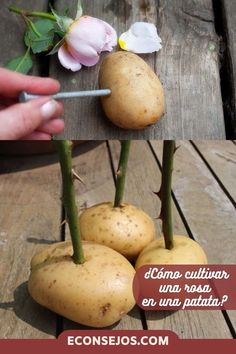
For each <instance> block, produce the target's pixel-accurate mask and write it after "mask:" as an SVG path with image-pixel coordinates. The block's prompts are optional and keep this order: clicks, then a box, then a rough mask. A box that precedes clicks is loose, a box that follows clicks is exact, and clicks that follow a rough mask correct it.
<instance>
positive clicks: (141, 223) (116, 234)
mask: <svg viewBox="0 0 236 354" xmlns="http://www.w3.org/2000/svg"><path fill="white" fill-rule="evenodd" d="M79 223H80V231H81V237H82V239H83V240H86V241H93V242H97V243H99V244H104V245H106V246H108V247H111V248H113V249H114V250H116V251H117V252H119V253H121V254H123V255H124V256H125V257H126V258H128V259H129V260H135V259H136V258H137V257H138V255H139V253H140V252H141V251H142V250H143V248H144V247H145V246H147V245H148V244H149V243H150V242H151V241H152V240H154V238H155V236H156V231H155V224H154V222H153V220H152V219H151V218H150V217H149V216H148V215H147V214H146V213H144V211H143V210H141V209H138V208H136V207H135V206H133V205H130V204H122V206H121V207H120V208H114V207H113V204H112V203H110V202H108V203H102V204H98V205H95V206H94V207H91V208H89V209H86V210H85V211H84V212H82V214H81V215H80V221H79Z"/></svg>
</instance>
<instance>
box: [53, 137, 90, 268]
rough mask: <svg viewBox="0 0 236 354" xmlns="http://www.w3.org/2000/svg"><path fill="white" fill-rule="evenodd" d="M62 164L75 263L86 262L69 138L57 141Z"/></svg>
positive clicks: (64, 203)
mask: <svg viewBox="0 0 236 354" xmlns="http://www.w3.org/2000/svg"><path fill="white" fill-rule="evenodd" d="M55 144H56V147H57V151H58V154H59V160H60V165H61V174H62V184H63V205H64V208H65V213H66V219H67V222H68V224H69V229H70V235H71V240H72V245H73V251H74V253H73V260H74V263H75V264H83V263H84V262H85V258H84V253H83V248H82V241H81V235H80V228H79V222H78V209H77V205H76V202H75V190H74V183H73V167H72V142H71V141H68V140H62V141H55Z"/></svg>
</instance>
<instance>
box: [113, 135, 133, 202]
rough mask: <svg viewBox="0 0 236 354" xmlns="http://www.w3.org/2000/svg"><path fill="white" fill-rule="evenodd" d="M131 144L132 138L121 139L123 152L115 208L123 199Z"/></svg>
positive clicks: (118, 172) (118, 174)
mask: <svg viewBox="0 0 236 354" xmlns="http://www.w3.org/2000/svg"><path fill="white" fill-rule="evenodd" d="M130 146H131V141H130V140H122V141H121V152H120V161H119V167H118V171H117V179H116V195H115V201H114V208H119V207H120V205H121V203H122V200H123V195H124V189H125V178H126V172H127V166H128V160H129V152H130Z"/></svg>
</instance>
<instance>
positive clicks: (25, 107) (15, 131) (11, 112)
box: [0, 97, 62, 140]
mask: <svg viewBox="0 0 236 354" xmlns="http://www.w3.org/2000/svg"><path fill="white" fill-rule="evenodd" d="M61 113H62V107H61V104H59V103H58V102H56V101H54V100H51V99H50V98H48V97H45V98H40V99H37V100H34V101H31V102H27V103H19V104H16V105H13V106H11V107H9V108H7V109H4V110H2V111H1V112H0V140H18V139H21V138H22V137H24V136H27V135H29V134H31V133H33V132H34V131H35V130H37V128H38V127H40V126H42V125H43V124H44V123H46V122H49V121H50V120H51V119H52V118H53V117H55V116H60V115H61Z"/></svg>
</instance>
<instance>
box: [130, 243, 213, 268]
mask: <svg viewBox="0 0 236 354" xmlns="http://www.w3.org/2000/svg"><path fill="white" fill-rule="evenodd" d="M207 263H208V262H207V256H206V254H205V252H204V251H203V249H202V248H201V246H200V245H199V244H198V243H197V242H195V241H193V240H192V239H190V238H189V237H185V236H174V248H173V249H172V250H167V249H166V248H165V242H164V238H161V239H158V240H155V241H153V242H152V243H151V244H149V245H148V246H147V247H146V248H145V249H144V250H143V251H142V252H141V254H140V255H139V257H138V259H137V262H136V265H135V268H136V269H139V268H141V267H142V266H144V265H146V264H207Z"/></svg>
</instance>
